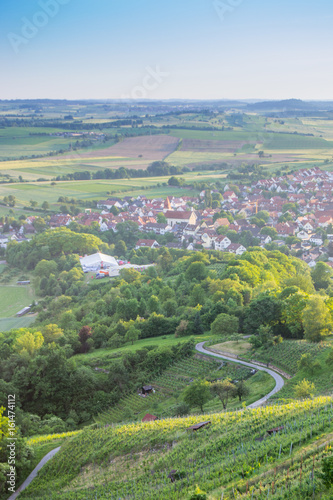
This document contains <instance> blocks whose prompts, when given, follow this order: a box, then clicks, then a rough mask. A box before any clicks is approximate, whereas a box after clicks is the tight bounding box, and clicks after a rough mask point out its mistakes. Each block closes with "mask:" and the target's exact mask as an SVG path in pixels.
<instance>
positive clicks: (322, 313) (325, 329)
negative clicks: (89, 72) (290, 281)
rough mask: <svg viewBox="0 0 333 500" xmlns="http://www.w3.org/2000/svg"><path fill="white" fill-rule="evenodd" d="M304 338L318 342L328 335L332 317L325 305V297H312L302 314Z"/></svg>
mask: <svg viewBox="0 0 333 500" xmlns="http://www.w3.org/2000/svg"><path fill="white" fill-rule="evenodd" d="M302 319H303V326H304V334H305V338H306V339H307V340H309V341H312V342H319V341H320V340H322V339H323V338H324V337H325V336H327V335H329V334H330V332H331V329H332V326H333V324H332V317H331V314H330V311H329V309H328V307H327V306H326V303H325V297H321V296H319V295H313V296H311V297H310V298H309V300H308V304H307V306H306V308H305V309H304V311H303V314H302Z"/></svg>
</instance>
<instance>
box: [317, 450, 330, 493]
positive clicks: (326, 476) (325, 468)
mask: <svg viewBox="0 0 333 500" xmlns="http://www.w3.org/2000/svg"><path fill="white" fill-rule="evenodd" d="M320 477H321V479H322V481H323V483H324V485H325V488H327V489H329V488H330V487H331V486H332V485H333V457H332V456H330V457H325V458H324V459H323V461H322V464H321V475H320Z"/></svg>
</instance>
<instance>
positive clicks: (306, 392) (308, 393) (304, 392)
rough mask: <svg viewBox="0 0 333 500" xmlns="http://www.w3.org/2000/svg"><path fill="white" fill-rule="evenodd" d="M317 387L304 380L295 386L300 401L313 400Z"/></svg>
mask: <svg viewBox="0 0 333 500" xmlns="http://www.w3.org/2000/svg"><path fill="white" fill-rule="evenodd" d="M314 391H315V385H314V384H313V383H312V382H309V380H306V379H303V380H302V381H301V382H299V383H298V384H297V385H296V386H295V396H296V397H297V398H299V399H305V398H312V397H313V394H314Z"/></svg>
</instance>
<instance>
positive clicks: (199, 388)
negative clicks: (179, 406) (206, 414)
mask: <svg viewBox="0 0 333 500" xmlns="http://www.w3.org/2000/svg"><path fill="white" fill-rule="evenodd" d="M210 398H211V395H210V390H209V382H207V381H204V380H197V381H194V382H192V383H191V384H190V385H189V386H187V387H186V389H185V391H184V393H183V399H184V401H185V403H186V404H188V405H189V406H190V408H193V407H195V406H199V408H200V410H201V411H202V412H203V407H204V405H205V404H206V403H208V401H209V400H210Z"/></svg>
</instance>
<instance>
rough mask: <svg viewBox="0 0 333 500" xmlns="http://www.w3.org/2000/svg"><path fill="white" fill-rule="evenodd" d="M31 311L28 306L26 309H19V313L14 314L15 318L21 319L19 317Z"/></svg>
mask: <svg viewBox="0 0 333 500" xmlns="http://www.w3.org/2000/svg"><path fill="white" fill-rule="evenodd" d="M30 311H31V306H28V307H23V309H21V311H19V312H18V313H16V316H17V317H19V318H20V317H21V316H24V315H25V314H28V312H30Z"/></svg>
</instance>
